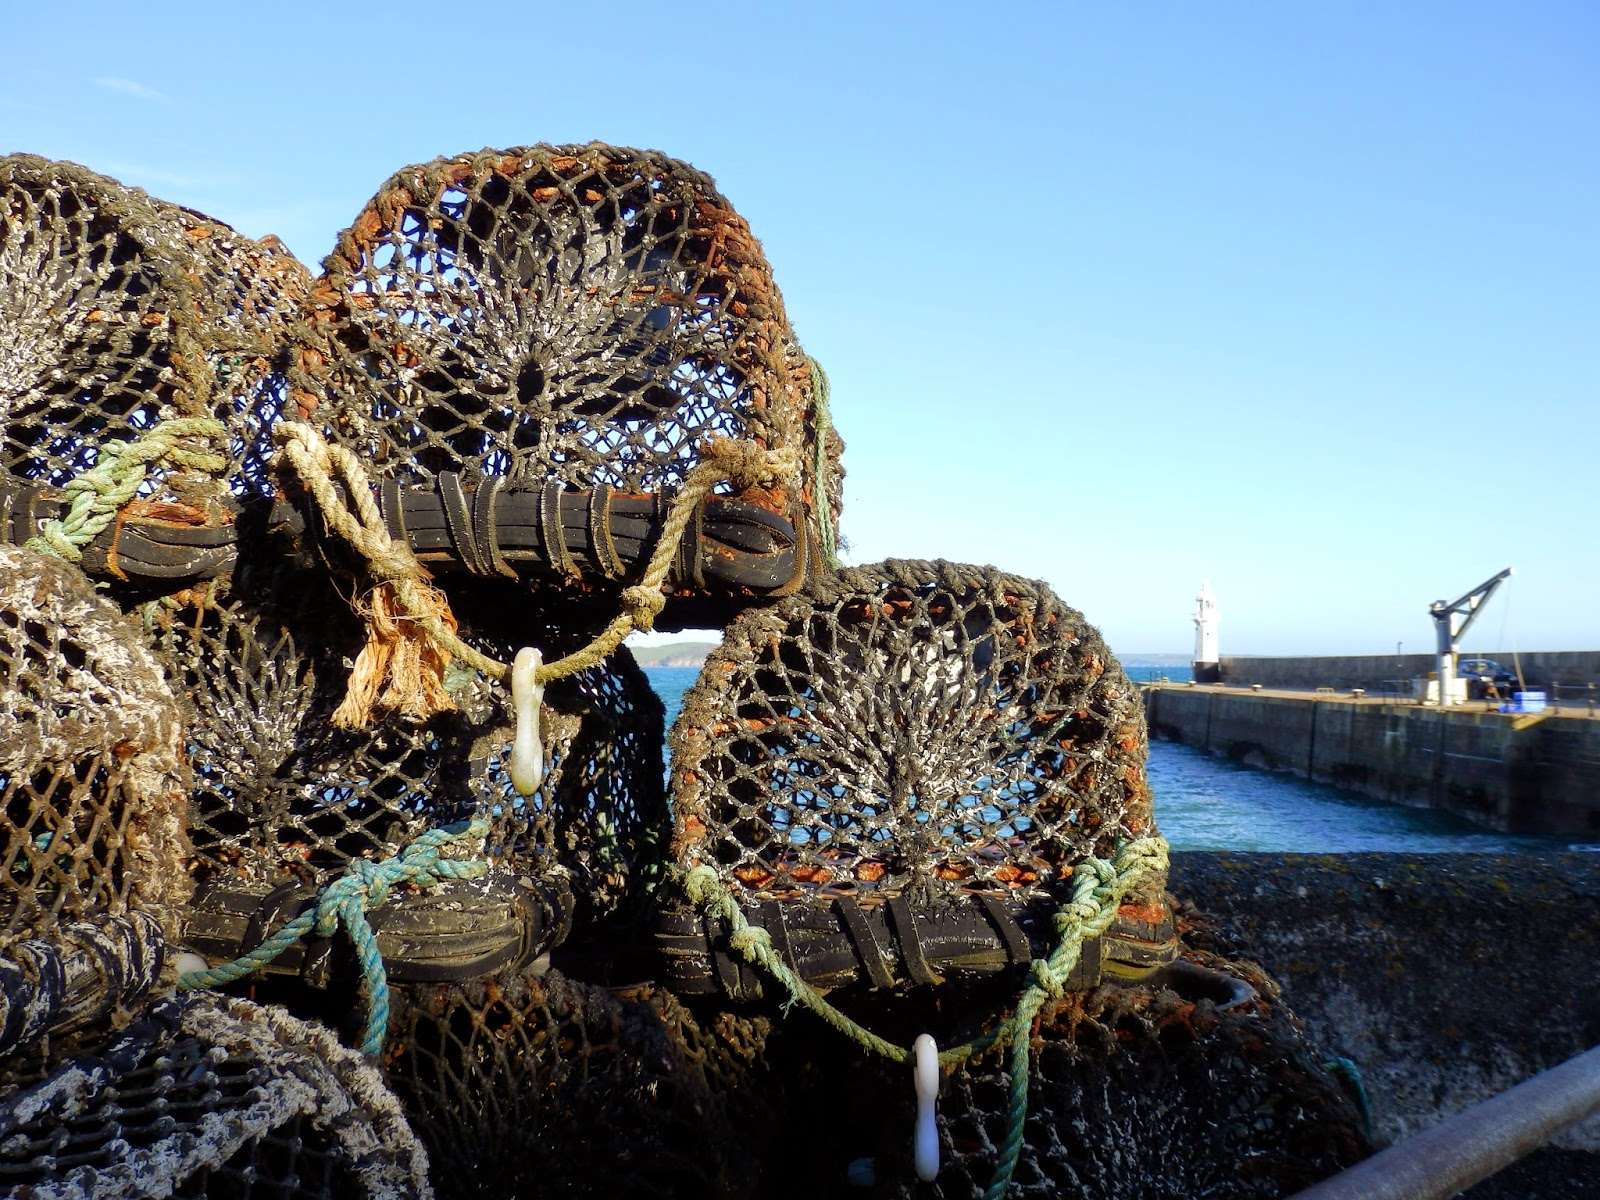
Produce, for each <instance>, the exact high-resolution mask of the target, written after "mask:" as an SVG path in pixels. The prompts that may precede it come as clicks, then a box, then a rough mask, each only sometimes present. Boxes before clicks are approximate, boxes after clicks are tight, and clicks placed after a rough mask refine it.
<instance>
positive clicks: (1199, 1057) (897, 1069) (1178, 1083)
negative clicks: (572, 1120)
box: [664, 964, 1366, 1200]
mask: <svg viewBox="0 0 1600 1200" xmlns="http://www.w3.org/2000/svg"><path fill="white" fill-rule="evenodd" d="M1214 965H1216V964H1214ZM1222 966H1223V969H1224V970H1226V971H1229V972H1232V973H1234V974H1236V975H1237V976H1239V977H1241V978H1245V979H1247V980H1248V981H1250V982H1251V983H1253V984H1255V985H1256V986H1257V987H1258V988H1259V989H1260V992H1261V996H1260V998H1258V999H1257V1000H1255V1001H1253V1002H1251V1003H1249V1004H1247V1005H1244V1006H1242V1007H1239V1008H1233V1009H1229V1008H1226V1007H1221V1006H1219V1005H1218V1004H1217V1003H1215V1002H1213V1001H1212V1000H1209V999H1205V998H1196V997H1194V996H1190V995H1185V994H1182V993H1181V992H1180V991H1175V990H1173V989H1171V988H1168V987H1161V986H1155V985H1140V986H1120V985H1113V986H1103V987H1101V988H1099V989H1096V990H1094V991H1090V992H1078V993H1072V994H1071V995H1070V996H1069V997H1068V998H1067V1000H1066V1001H1065V1003H1063V1004H1062V1005H1061V1006H1060V1007H1059V1008H1057V1009H1056V1010H1055V1011H1054V1012H1051V1011H1050V1010H1046V1014H1045V1016H1044V1018H1043V1019H1042V1020H1041V1021H1040V1023H1039V1025H1038V1026H1037V1029H1036V1032H1035V1035H1034V1037H1033V1042H1032V1045H1033V1056H1032V1069H1031V1073H1030V1078H1029V1086H1028V1108H1027V1118H1026V1124H1025V1127H1024V1140H1023V1145H1022V1150H1021V1154H1020V1158H1019V1161H1018V1164H1017V1168H1016V1171H1015V1174H1014V1175H1013V1178H1012V1183H1011V1186H1010V1188H1009V1189H1008V1190H1007V1192H1006V1196H1007V1197H1037V1198H1039V1200H1045V1198H1050V1200H1054V1198H1056V1197H1063V1196H1085V1197H1089V1196H1094V1197H1099V1196H1116V1197H1119V1198H1121V1197H1130V1198H1136V1200H1195V1198H1200V1197H1211V1198H1216V1200H1224V1198H1225V1200H1269V1198H1273V1197H1278V1196H1288V1195H1293V1194H1295V1193H1296V1192H1297V1191H1299V1190H1300V1189H1301V1188H1303V1187H1306V1186H1309V1185H1310V1184H1311V1183H1312V1182H1314V1181H1316V1180H1318V1179H1321V1178H1324V1177H1325V1176H1327V1175H1328V1174H1330V1173H1332V1172H1333V1171H1335V1170H1338V1169H1339V1168H1340V1167H1342V1166H1345V1165H1349V1164H1350V1163H1351V1162H1353V1161H1355V1160H1356V1159H1358V1158H1359V1157H1361V1155H1362V1154H1363V1153H1364V1152H1365V1150H1366V1144H1365V1141H1364V1138H1363V1135H1362V1133H1361V1118H1360V1114H1359V1112H1358V1110H1357V1109H1356V1107H1355V1105H1354V1104H1353V1103H1352V1101H1351V1099H1350V1097H1349V1096H1348V1095H1347V1094H1346V1093H1345V1092H1344V1090H1343V1089H1342V1087H1341V1085H1340V1084H1339V1083H1338V1081H1337V1080H1335V1079H1334V1078H1333V1077H1332V1076H1331V1075H1329V1074H1328V1073H1327V1072H1326V1071H1325V1070H1323V1069H1321V1068H1320V1066H1319V1065H1318V1058H1317V1056H1316V1055H1315V1054H1314V1053H1313V1052H1312V1050H1311V1048H1310V1047H1309V1046H1308V1045H1307V1044H1306V1042H1305V1040H1304V1038H1303V1036H1302V1034H1301V1033H1300V1032H1299V1030H1298V1026H1297V1025H1296V1023H1295V1021H1294V1020H1293V1018H1292V1017H1291V1016H1290V1015H1289V1014H1288V1013H1287V1012H1286V1011H1285V1010H1283V1009H1282V1008H1281V1007H1279V1006H1278V1004H1277V1002H1276V993H1275V990H1274V989H1273V987H1272V985H1271V983H1270V981H1268V980H1266V979H1265V978H1264V977H1263V976H1261V974H1260V972H1259V971H1258V970H1256V969H1254V968H1252V967H1250V966H1248V965H1246V964H1222ZM1008 986H1009V985H1008V984H1004V983H1001V982H1000V981H991V982H990V983H988V984H986V985H983V986H979V987H975V988H972V989H969V990H967V991H966V992H965V994H963V995H962V996H961V997H960V1002H959V1003H956V1004H952V1003H950V999H951V994H950V993H949V992H948V991H947V990H943V989H931V990H924V991H919V992H913V993H908V994H905V995H901V996H888V995H885V994H884V993H870V994H865V995H859V996H857V997H855V1000H854V1003H853V1005H852V1012H853V1014H854V1015H856V1016H858V1017H860V1018H862V1019H864V1020H866V1021H868V1022H869V1023H870V1024H872V1025H873V1026H874V1027H875V1028H877V1029H879V1030H880V1031H882V1032H884V1033H885V1034H886V1035H887V1036H889V1037H890V1038H891V1040H895V1041H898V1042H900V1043H901V1044H906V1045H909V1044H910V1042H911V1040H912V1038H913V1037H914V1036H915V1035H916V1034H918V1033H932V1034H933V1035H934V1036H935V1038H936V1040H937V1041H938V1043H939V1045H941V1046H948V1045H954V1044H958V1043H960V1042H962V1041H964V1040H965V1039H966V1038H967V1037H969V1036H970V1035H971V1034H972V1033H974V1032H976V1031H977V1030H978V1029H979V1028H981V1027H982V1022H983V1018H982V1017H980V1016H979V1015H978V1014H980V1013H981V1012H982V1011H983V1008H984V1005H985V1003H986V1002H987V1003H992V1004H993V1005H995V1007H996V1009H997V1010H999V1009H1001V1008H1003V1006H1004V1004H1005V1003H1006V988H1007V987H1008ZM664 1012H665V1013H666V1015H667V1018H668V1023H669V1026H670V1027H671V1028H672V1029H673V1032H674V1039H675V1041H676V1042H678V1043H679V1044H680V1045H681V1046H682V1047H683V1049H682V1050H681V1051H680V1053H681V1054H682V1055H683V1056H684V1057H685V1058H686V1059H687V1060H688V1061H691V1062H694V1063H695V1064H696V1065H697V1066H698V1068H699V1069H700V1070H701V1071H702V1072H703V1073H704V1074H705V1075H706V1077H707V1078H708V1079H710V1080H712V1081H714V1086H715V1088H716V1093H717V1095H718V1096H719V1097H721V1098H723V1099H724V1101H725V1105H726V1106H725V1109H724V1111H725V1112H726V1113H728V1114H729V1116H730V1119H731V1120H732V1123H733V1137H734V1138H735V1139H736V1140H737V1142H738V1144H739V1145H740V1147H741V1149H742V1152H743V1153H745V1154H747V1155H749V1156H750V1157H751V1158H752V1159H754V1161H756V1162H760V1163H764V1164H781V1166H780V1167H778V1168H777V1169H768V1170H766V1171H764V1172H763V1173H762V1176H761V1180H762V1189H761V1190H762V1192H763V1194H765V1195H769V1196H772V1197H774V1200H785V1198H788V1197H794V1198H796V1200H799V1198H806V1200H809V1198H811V1197H816V1196H838V1195H851V1196H861V1197H908V1196H939V1197H944V1198H946V1200H956V1198H959V1197H969V1196H970V1197H974V1198H977V1197H982V1196H984V1195H986V1194H988V1190H989V1188H990V1186H991V1183H992V1181H993V1179H994V1174H995V1168H996V1165H997V1162H998V1160H999V1157H1000V1156H999V1147H1000V1146H1001V1145H1002V1144H1003V1143H1004V1141H1005V1131H1006V1123H1007V1114H1008V1112H1009V1111H1010V1109H1011V1105H1012V1099H1013V1097H1012V1092H1011V1078H1010V1076H1009V1074H1008V1072H1007V1070H1006V1067H1005V1057H1004V1053H1003V1052H1001V1051H990V1052H988V1053H987V1054H985V1055H983V1056H981V1057H979V1058H977V1059H972V1060H969V1061H968V1062H966V1063H965V1064H963V1065H961V1066H959V1067H956V1068H954V1069H953V1070H951V1071H949V1072H947V1073H945V1075H944V1078H943V1082H942V1084H941V1087H940V1095H939V1112H938V1124H939V1141H940V1157H941V1167H940V1172H939V1176H938V1179H937V1181H936V1182H934V1183H931V1184H922V1183H919V1182H918V1181H917V1178H916V1175H915V1171H914V1168H913V1162H912V1153H911V1145H912V1137H911V1132H912V1128H913V1125H914V1121H915V1114H916V1105H915V1100H914V1095H913V1088H912V1079H911V1069H910V1067H909V1066H899V1065H893V1064H889V1063H887V1062H886V1061H885V1060H884V1059H881V1058H878V1057H877V1056H875V1055H870V1054H866V1053H864V1052H862V1051H861V1050H860V1048H858V1047H856V1046H853V1045H850V1044H849V1043H846V1042H844V1041H842V1040H838V1039H837V1037H836V1035H835V1034H834V1033H833V1032H832V1031H830V1030H827V1029H825V1028H823V1027H821V1026H820V1025H818V1024H817V1023H816V1022H814V1021H813V1020H812V1019H810V1018H809V1017H806V1016H802V1015H791V1016H784V1015H782V1012H781V1009H780V1008H778V1007H777V1006H776V1005H775V1004H765V1005H761V1006H755V1007H751V1006H744V1007H741V1008H737V1009H728V1008H723V1007H720V1006H719V1005H718V1004H717V1003H716V1002H714V1001H710V1000H697V1001H694V1002H693V1003H692V1004H691V1006H690V1008H689V1009H687V1010H685V1009H684V1008H683V1006H682V1005H680V1004H676V1003H672V1004H669V1005H668V1006H666V1007H665V1009H664ZM801 1148H803V1149H801Z"/></svg>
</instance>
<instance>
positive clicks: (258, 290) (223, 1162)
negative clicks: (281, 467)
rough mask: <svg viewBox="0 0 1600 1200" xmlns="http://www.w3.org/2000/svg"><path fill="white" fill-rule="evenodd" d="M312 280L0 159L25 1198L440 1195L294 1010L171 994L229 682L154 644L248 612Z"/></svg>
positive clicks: (393, 1123) (189, 222)
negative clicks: (212, 729) (239, 582)
mask: <svg viewBox="0 0 1600 1200" xmlns="http://www.w3.org/2000/svg"><path fill="white" fill-rule="evenodd" d="M297 281H298V282H299V284H300V287H299V293H300V294H303V292H304V286H303V285H304V282H305V281H304V271H303V269H302V268H300V267H299V266H298V264H296V263H295V262H294V260H293V259H292V258H290V257H289V256H288V255H287V254H285V253H284V252H283V251H282V250H281V248H279V247H277V246H275V245H274V244H272V243H256V242H251V241H249V240H248V239H243V238H240V237H238V235H236V234H234V233H233V231H231V230H229V229H227V228H226V227H225V226H222V225H219V224H217V223H216V222H213V221H210V220H209V219H207V218H204V217H202V216H201V215H199V214H197V213H193V212H189V211H187V210H182V209H177V208H173V207H171V206H169V205H164V204H161V203H160V202H157V201H154V200H151V199H150V198H149V197H147V196H144V195H143V194H142V193H139V192H136V191H132V190H129V189H126V188H123V187H122V186H121V185H120V184H117V183H116V182H115V181H113V180H110V179H106V178H104V177H101V176H98V175H95V174H93V173H92V172H89V171H86V170H84V169H83V168H81V167H77V166H75V165H73V164H68V163H52V162H47V161H45V160H42V159H38V158H34V157H32V156H27V155H15V156H12V157H10V158H5V159H0V309H3V319H0V467H3V472H0V533H3V534H4V538H3V540H5V541H9V542H12V543H14V544H13V545H11V546H5V547H0V695H3V697H4V702H3V704H0V793H3V797H4V806H5V807H4V817H3V824H0V836H3V839H4V847H5V849H4V853H5V865H6V870H5V873H4V875H3V877H0V912H3V913H4V932H3V935H0V993H3V998H0V1004H3V1006H4V1017H3V1018H0V1184H3V1186H4V1187H5V1189H6V1190H7V1193H8V1194H11V1193H13V1192H16V1193H17V1194H27V1195H33V1196H40V1197H48V1196H63V1197H65V1196H76V1197H91V1196H103V1197H107V1198H110V1197H124V1196H165V1195H171V1194H180V1195H209V1196H234V1195H237V1196H246V1195H251V1194H256V1193H254V1192H253V1189H254V1188H255V1187H256V1185H257V1181H258V1180H259V1179H260V1178H262V1177H272V1178H274V1179H276V1180H277V1181H278V1185H279V1191H278V1194H280V1195H284V1196H294V1197H306V1198H308V1200H309V1198H312V1197H319V1198H326V1197H332V1196H360V1195H374V1196H377V1195H388V1196H398V1195H426V1194H428V1190H429V1184H428V1180H427V1162H426V1154H425V1152H424V1150H423V1149H422V1146H421V1144H420V1143H419V1142H417V1141H416V1139H415V1137H414V1136H413V1135H412V1134H411V1132H410V1130H409V1127H408V1126H407V1124H406V1121H405V1117H404V1114H403V1112H402V1110H401V1109H400V1107H399V1104H398V1102H397V1101H396V1100H395V1099H394V1097H393V1096H392V1094H391V1093H390V1092H389V1090H388V1088H387V1085H386V1084H385V1083H384V1081H383V1079H382V1077H381V1076H380V1075H379V1074H378V1073H377V1071H376V1070H375V1069H374V1068H373V1067H372V1066H371V1065H370V1064H369V1063H367V1062H366V1061H364V1060H363V1059H362V1057H361V1056H360V1055H358V1054H356V1053H354V1052H353V1051H350V1050H347V1049H345V1048H344V1047H342V1046H340V1045H339V1044H338V1043H337V1041H336V1040H335V1039H334V1038H333V1037H332V1036H331V1035H330V1034H328V1033H327V1032H325V1031H321V1030H319V1029H318V1028H317V1027H316V1026H314V1025H310V1024H307V1023H306V1022H305V1021H303V1020H300V1019H298V1018H296V1017H294V1016H291V1015H289V1014H288V1013H283V1012H275V1011H273V1010H270V1009H264V1008H261V1007H259V1006H257V1005H254V1004H251V1003H250V1002H248V1001H245V1000H235V1001H225V1000H222V999H221V998H219V997H216V996H213V995H211V994H207V993H194V994H192V995H190V996H187V997H183V998H172V996H173V990H174V986H175V983H176V982H177V976H178V974H179V972H180V970H181V969H182V967H183V965H184V959H185V952H184V951H183V950H182V948H181V947H182V944H183V941H184V940H185V939H186V938H187V937H188V936H189V935H190V932H191V930H192V927H193V925H194V921H195V909H194V907H193V902H194V897H195V894H196V891H197V889H196V882H197V877H198V878H200V879H201V880H202V882H201V888H202V889H203V887H204V882H203V879H204V874H205V872H204V870H203V868H199V864H200V863H201V862H203V861H204V859H205V855H204V853H200V854H197V853H196V851H195V848H194V847H195V845H196V844H197V843H198V844H203V843H204V842H205V841H206V831H207V829H208V828H209V822H212V821H214V820H215V819H216V818H215V816H214V814H208V815H204V816H202V815H200V806H201V805H203V803H204V798H205V792H204V783H203V780H204V777H205V776H206V774H207V773H208V772H213V773H214V764H213V763H211V762H210V761H209V760H207V759H206V757H205V755H204V753H203V747H202V745H201V743H200V742H199V741H196V740H195V738H194V734H195V732H196V730H197V728H198V722H197V721H196V714H197V713H198V712H199V711H202V710H204V709H208V708H209V707H211V706H212V705H214V704H215V702H216V694H215V692H216V690H215V689H199V690H193V689H191V688H190V687H189V682H190V681H188V680H186V679H185V678H184V676H183V674H182V672H181V671H180V670H178V669H176V664H175V662H174V661H173V660H172V659H171V658H170V657H168V656H166V655H165V653H164V648H163V640H164V638H165V635H166V634H168V633H170V630H171V629H172V628H173V624H174V618H176V617H177V616H178V614H180V613H181V614H182V619H181V623H182V625H183V626H184V628H185V631H186V637H188V638H189V639H190V640H192V641H193V642H194V643H195V644H200V643H201V642H203V641H204V640H205V638H206V636H207V635H208V631H209V629H210V628H211V626H212V624H213V623H214V622H216V621H217V620H219V619H220V618H219V616H218V614H220V613H224V612H227V611H229V607H230V605H233V604H234V601H233V598H232V592H231V591H230V585H231V584H232V580H231V579H230V578H229V576H230V575H232V574H235V572H234V571H233V568H234V567H236V565H237V562H238V559H239V536H240V533H241V530H242V528H243V526H245V525H246V524H247V523H248V522H247V521H246V519H245V518H246V515H247V512H248V501H249V499H250V498H251V497H252V495H256V494H259V481H260V480H261V478H262V474H261V472H262V466H263V464H262V455H263V452H264V450H265V448H266V443H265V440H264V437H265V431H266V429H267V427H268V425H269V424H270V422H271V420H272V419H273V416H274V414H275V412H276V410H277V406H278V405H279V404H280V403H281V400H282V389H281V386H279V385H280V384H281V372H275V364H274V358H275V356H276V355H277V354H278V353H279V352H280V350H281V333H282V330H283V328H284V323H283V322H282V320H281V318H282V317H283V316H284V315H285V314H287V313H288V312H290V311H292V310H293V307H294V303H295V296H296V283H297ZM275 325H276V326H277V327H276V328H275V327H274V326H275ZM275 377H276V382H275ZM73 564H75V565H73ZM251 654H252V656H253V661H257V662H258V661H259V660H260V658H261V655H260V654H259V653H258V652H256V651H255V650H253V649H252V650H251ZM233 682H234V681H232V680H229V681H227V682H226V683H225V684H224V693H223V694H226V691H225V689H226V687H227V686H228V685H231V684H232V683H233ZM174 685H176V687H175V686H174ZM219 717H220V714H219ZM241 735H243V736H248V731H246V730H237V731H235V733H234V735H233V736H234V737H235V738H238V737H239V736H241ZM222 786H228V785H227V784H223V785H222Z"/></svg>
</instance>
